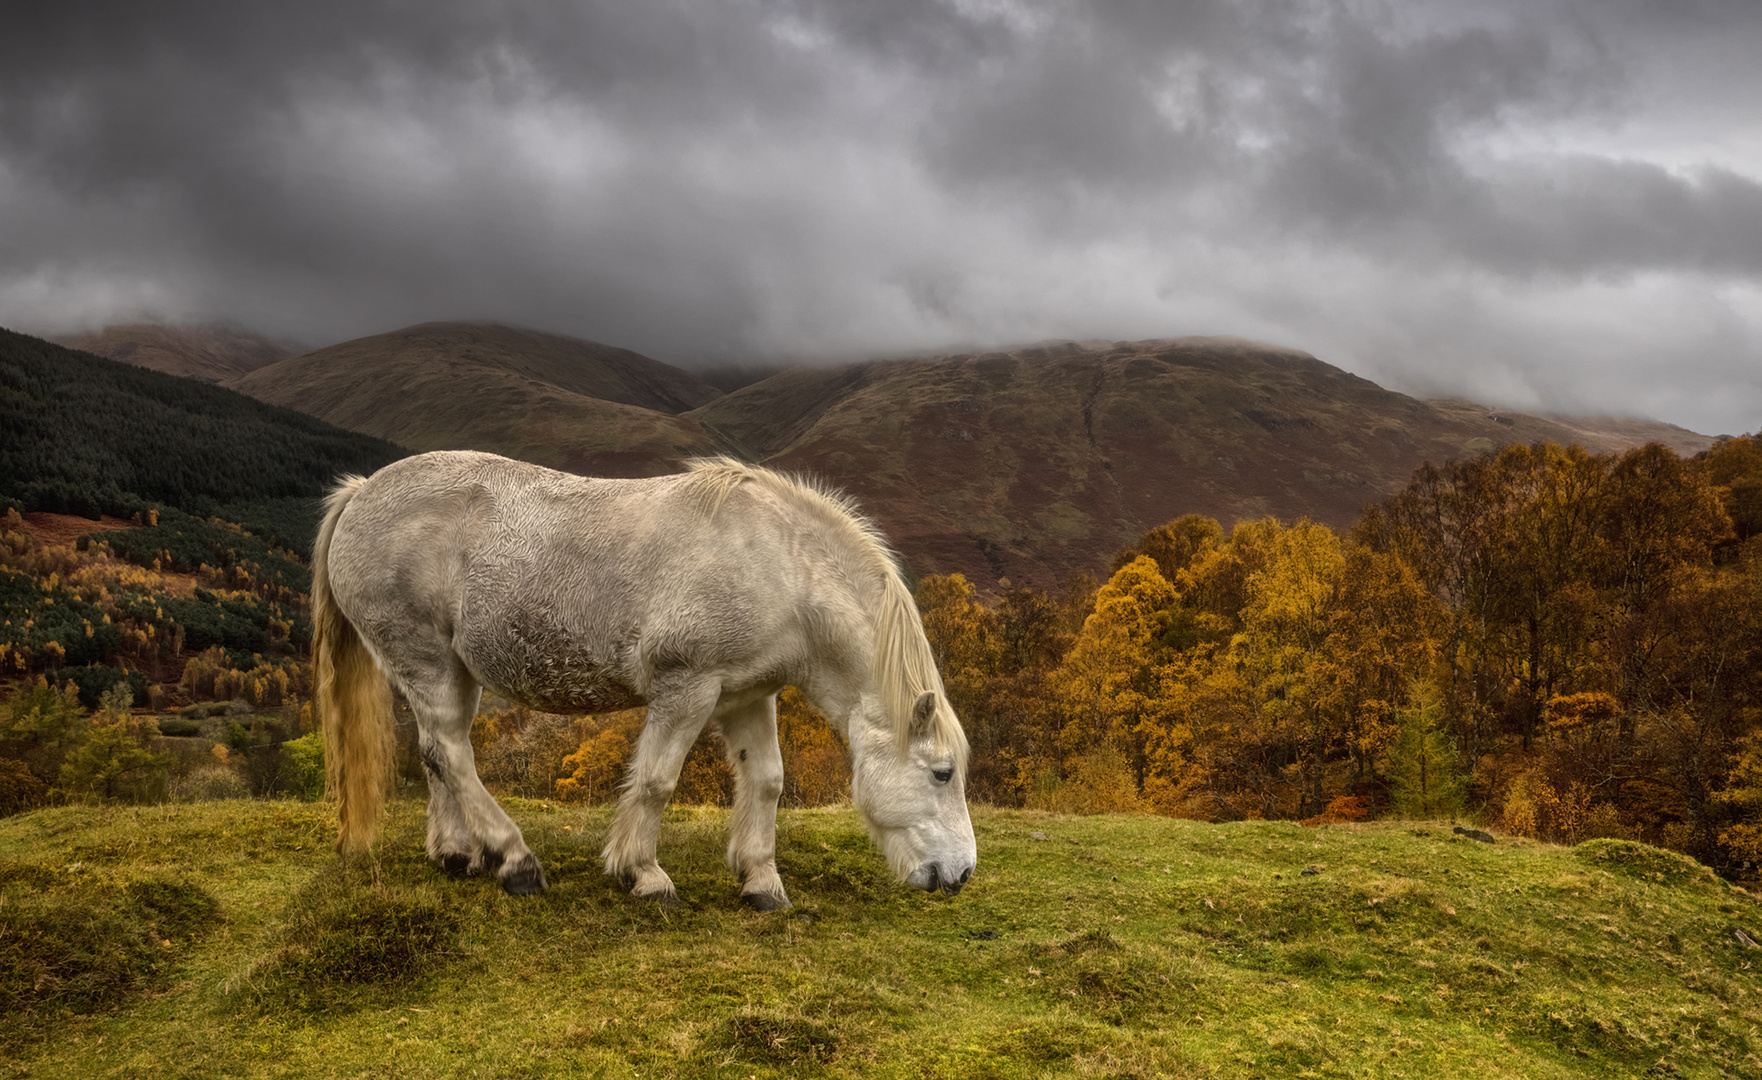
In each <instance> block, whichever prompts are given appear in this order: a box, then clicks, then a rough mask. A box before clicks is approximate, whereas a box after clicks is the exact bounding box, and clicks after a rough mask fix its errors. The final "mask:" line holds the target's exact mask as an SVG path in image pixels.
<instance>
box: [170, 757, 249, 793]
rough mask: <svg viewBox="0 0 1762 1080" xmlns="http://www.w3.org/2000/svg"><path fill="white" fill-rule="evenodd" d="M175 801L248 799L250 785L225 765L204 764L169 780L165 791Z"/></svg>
mask: <svg viewBox="0 0 1762 1080" xmlns="http://www.w3.org/2000/svg"><path fill="white" fill-rule="evenodd" d="M166 794H168V795H169V796H170V797H171V798H172V799H174V800H175V801H177V802H210V801H213V800H216V799H248V798H250V797H251V789H250V786H249V785H247V784H246V783H245V781H244V778H243V777H241V776H239V774H238V772H237V771H236V770H235V769H233V768H232V767H230V766H227V765H218V764H217V765H204V766H203V767H201V768H199V769H191V770H190V771H189V773H187V774H186V775H184V776H180V777H178V778H177V779H176V780H173V781H171V783H170V785H169V786H168V789H167V792H166Z"/></svg>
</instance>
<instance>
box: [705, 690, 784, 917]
mask: <svg viewBox="0 0 1762 1080" xmlns="http://www.w3.org/2000/svg"><path fill="white" fill-rule="evenodd" d="M720 721H721V725H722V739H723V741H724V742H726V743H727V744H728V764H729V766H730V767H731V768H732V769H733V770H734V819H733V821H732V823H731V824H730V826H729V829H728V866H729V868H730V869H732V870H733V871H734V872H735V874H737V875H739V877H740V886H741V888H740V898H741V899H742V900H744V901H746V903H747V905H748V906H749V907H752V908H753V909H755V910H757V911H777V910H778V909H780V908H786V907H788V906H789V896H788V894H787V893H785V892H784V891H783V879H782V878H780V877H778V876H777V800H778V798H780V797H781V796H782V794H783V752H782V750H781V749H779V747H778V745H777V698H776V696H775V695H772V696H771V697H767V698H764V699H763V700H760V701H755V702H752V703H751V704H748V705H743V706H741V707H740V708H738V709H733V710H730V711H729V712H727V713H725V714H723V715H722V716H721V717H720Z"/></svg>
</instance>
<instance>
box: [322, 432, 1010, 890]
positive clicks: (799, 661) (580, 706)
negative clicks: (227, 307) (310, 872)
mask: <svg viewBox="0 0 1762 1080" xmlns="http://www.w3.org/2000/svg"><path fill="white" fill-rule="evenodd" d="M312 612H313V623H314V626H315V633H314V637H313V656H314V661H315V669H316V674H317V683H318V690H317V699H318V709H319V713H320V715H321V717H322V724H323V730H324V740H325V757H326V761H327V763H328V766H329V781H330V788H331V790H332V791H333V792H334V793H335V794H336V795H337V796H338V798H339V801H340V811H339V818H340V832H341V835H340V838H339V840H338V847H339V849H341V850H343V851H358V850H362V849H364V848H366V847H367V845H368V844H370V843H371V842H372V839H373V835H374V833H375V831H376V830H377V828H378V822H379V817H380V811H381V809H382V808H383V805H384V800H385V785H386V780H387V776H388V773H389V762H390V731H391V695H390V690H389V687H388V685H387V680H386V676H387V675H389V676H390V679H391V681H392V682H395V683H396V684H397V686H398V688H399V689H400V690H402V691H403V693H404V695H405V696H406V698H407V699H408V700H409V702H410V706H411V708H412V710H413V711H414V712H415V714H416V721H417V724H418V727H419V730H420V745H421V751H422V762H423V765H424V767H425V768H426V770H427V774H428V789H429V795H428V857H429V859H430V860H432V861H433V862H435V863H436V864H438V865H440V866H442V867H444V868H445V869H447V870H448V871H449V872H453V873H460V872H463V873H488V872H494V873H495V874H496V875H497V877H498V879H499V880H500V882H501V884H502V887H503V888H505V889H507V890H508V891H509V892H512V893H528V892H536V891H538V890H540V889H543V888H544V887H545V878H544V871H543V869H542V868H541V867H540V866H539V862H538V859H537V858H536V857H535V856H534V855H533V854H532V852H531V850H530V849H528V848H527V846H526V843H525V841H524V839H523V838H522V837H521V834H520V829H519V828H518V827H517V826H516V825H515V824H514V822H513V821H511V820H510V819H509V818H508V815H507V814H506V813H504V812H503V810H502V808H501V807H500V806H498V805H497V804H496V801H495V799H494V798H493V797H491V795H490V794H489V792H487V791H486V790H484V787H483V783H482V782H481V781H480V780H479V779H478V776H477V769H476V764H475V761H474V759H473V757H472V752H471V741H470V739H469V737H468V736H469V733H470V730H471V721H472V718H473V716H474V715H475V714H476V711H477V703H478V699H479V696H480V694H481V692H482V690H481V688H482V687H485V686H487V687H489V688H491V689H492V690H494V691H495V692H496V693H498V694H502V695H504V696H506V697H508V698H510V699H512V700H515V701H519V702H522V703H524V704H526V705H529V706H531V707H533V708H537V709H543V710H547V711H552V712H565V711H577V712H597V711H604V710H610V709H620V708H628V707H632V706H635V705H641V704H645V703H646V704H647V705H648V719H647V722H646V725H645V726H644V728H643V732H642V736H641V737H640V738H639V739H638V740H637V744H636V752H635V754H634V756H633V757H632V760H631V762H630V764H629V766H628V769H627V771H626V775H625V779H624V787H623V794H622V797H621V799H620V802H619V806H618V813H617V816H616V818H615V819H614V821H613V822H612V829H611V834H610V836H609V838H608V839H607V841H606V846H605V850H604V851H603V853H602V854H603V855H604V857H605V863H606V873H608V874H611V875H614V876H616V877H618V878H620V879H621V880H622V881H624V882H625V883H626V884H628V885H629V886H630V889H631V892H632V893H634V894H635V895H636V896H639V897H647V898H651V899H655V900H658V901H661V902H662V903H666V904H674V903H677V902H678V896H677V894H676V893H675V892H674V889H673V881H672V879H671V878H669V877H668V876H667V874H666V872H665V871H664V870H662V869H661V867H660V864H659V863H657V862H656V861H655V841H656V836H657V833H658V832H659V829H660V819H661V810H662V808H663V807H665V806H666V804H667V800H668V799H669V798H671V797H672V794H673V789H674V787H675V786H676V784H677V783H678V779H679V770H680V766H681V765H682V764H683V763H684V760H685V755H686V753H687V751H689V750H690V749H691V745H692V743H693V742H694V741H696V739H697V737H698V735H699V733H700V732H702V731H703V729H704V726H705V725H706V724H709V723H714V724H716V725H717V726H718V727H719V729H720V731H721V734H722V738H723V740H724V741H725V743H726V744H727V752H728V763H729V766H730V767H731V768H732V769H733V771H734V791H735V794H734V813H733V821H732V823H731V828H730V833H731V836H730V839H729V843H728V863H729V866H730V867H731V868H732V869H733V870H734V872H735V873H736V874H738V875H739V876H740V879H741V882H742V888H741V896H742V899H744V900H745V901H746V902H747V903H748V904H750V905H751V906H753V907H755V908H758V909H759V910H761V911H769V910H774V909H777V908H782V907H787V906H788V905H789V898H788V895H787V894H786V893H785V892H784V889H783V882H782V879H781V878H779V877H778V875H777V863H776V813H777V799H778V796H779V795H780V794H781V793H782V790H783V758H782V754H781V753H780V751H779V749H778V745H777V712H776V709H777V693H778V691H779V690H780V689H781V688H782V687H784V686H785V685H794V686H798V687H800V688H801V689H802V691H803V692H804V693H805V694H806V695H807V697H808V699H809V700H810V701H811V702H813V703H814V705H815V706H816V707H817V708H819V709H820V710H821V711H822V712H824V713H825V714H826V716H827V717H829V718H830V719H831V721H832V723H833V724H834V725H835V726H836V727H837V728H838V730H839V732H840V733H841V734H842V735H843V736H844V738H845V744H846V745H847V746H848V747H849V751H850V757H851V775H852V779H851V796H852V799H853V800H854V802H855V803H856V807H857V809H858V811H859V812H861V814H862V816H863V818H864V820H865V821H866V822H867V824H868V827H869V835H870V837H871V838H872V839H873V840H874V842H875V844H876V845H877V846H878V847H879V848H880V849H881V851H882V852H883V853H884V854H885V855H886V857H887V861H888V863H889V864H890V865H891V867H892V869H893V871H894V873H895V874H897V875H898V876H899V877H900V878H901V879H903V880H904V881H906V882H909V883H910V884H912V885H915V886H918V887H920V888H923V889H929V890H940V891H942V892H944V893H955V892H958V891H959V890H960V888H961V886H962V885H964V884H965V883H966V881H967V879H968V878H969V877H970V876H971V875H972V872H973V867H974V865H975V863H976V861H977V849H976V847H975V845H974V841H973V827H972V823H971V821H970V820H969V819H968V816H967V804H966V798H965V777H966V757H967V740H966V736H965V734H964V733H963V732H962V731H961V726H960V722H959V720H957V719H956V718H955V715H954V711H953V709H951V708H950V706H949V704H948V698H947V696H946V695H945V693H944V692H943V688H942V680H941V678H940V676H939V675H938V674H937V672H936V666H935V662H934V659H933V658H932V655H931V652H930V647H929V644H928V642H926V641H925V639H924V632H923V627H922V624H921V623H920V621H919V619H918V614H917V608H916V606H915V605H914V604H913V601H912V597H911V594H910V593H909V592H908V591H907V590H906V587H905V584H904V582H902V581H901V580H900V576H899V571H898V569H897V568H896V566H895V565H894V562H893V559H892V558H891V556H890V555H889V554H888V552H887V549H886V548H885V547H884V546H883V544H882V542H881V540H880V538H879V536H878V534H877V533H876V531H875V529H874V527H873V526H872V525H870V524H869V523H868V522H866V521H864V520H863V519H862V518H861V517H859V516H857V514H856V513H855V512H854V511H853V510H852V508H851V506H850V504H849V503H847V502H845V501H844V500H842V499H840V498H839V497H836V496H834V495H831V494H829V493H827V492H825V491H822V490H820V489H819V488H816V487H814V486H812V485H810V484H808V483H805V482H802V481H800V480H795V479H792V478H789V477H786V476H783V475H781V474H778V473H774V472H770V471H768V470H765V469H760V468H754V467H751V466H747V465H742V464H740V463H738V462H734V461H729V460H725V459H718V460H710V461H698V462H693V463H692V464H691V465H690V469H689V471H687V472H685V473H681V474H678V475H674V476H663V477H656V478H654V479H648V480H591V479H585V478H583V477H579V476H573V475H570V474H568V473H561V472H554V471H552V470H550V469H544V468H540V467H538V466H536V465H528V464H525V463H523V462H518V461H510V460H508V459H506V458H501V457H496V456H495V455H493V454H481V453H471V452H442V453H432V454H421V455H418V456H416V457H410V458H405V459H404V460H402V461H399V462H396V463H394V464H391V465H388V466H386V467H385V468H383V469H381V470H380V471H379V472H377V473H374V474H373V475H372V476H371V477H369V478H367V479H362V478H360V477H345V478H344V479H343V480H342V481H341V482H340V483H339V484H338V486H337V488H336V489H335V490H334V491H333V492H332V493H331V495H330V497H329V499H328V501H327V503H326V514H325V518H324V523H323V526H322V527H321V529H320V531H319V534H318V543H317V545H316V548H315V550H314V552H313V560H312Z"/></svg>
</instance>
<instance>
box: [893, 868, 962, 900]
mask: <svg viewBox="0 0 1762 1080" xmlns="http://www.w3.org/2000/svg"><path fill="white" fill-rule="evenodd" d="M972 876H973V867H972V866H971V864H969V865H966V866H962V867H960V868H958V869H956V868H953V867H944V866H942V865H941V864H939V863H933V862H927V863H925V864H924V865H923V866H920V867H918V868H917V869H916V870H913V871H912V872H911V874H910V876H908V877H907V878H906V879H905V880H906V884H908V885H916V886H917V887H918V888H920V889H923V890H924V891H925V892H939V893H942V894H944V895H947V896H953V895H954V894H955V893H958V892H960V891H961V886H962V885H965V884H966V883H967V879H969V878H971V877H972Z"/></svg>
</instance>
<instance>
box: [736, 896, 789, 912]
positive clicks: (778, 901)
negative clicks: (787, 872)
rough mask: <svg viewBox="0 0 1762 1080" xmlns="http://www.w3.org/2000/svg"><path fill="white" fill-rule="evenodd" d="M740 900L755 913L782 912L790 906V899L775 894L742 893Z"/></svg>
mask: <svg viewBox="0 0 1762 1080" xmlns="http://www.w3.org/2000/svg"><path fill="white" fill-rule="evenodd" d="M740 900H741V902H742V903H744V904H745V905H746V906H747V907H749V908H752V909H753V910H754V911H782V910H783V909H785V908H787V907H788V906H789V897H787V896H778V895H776V894H775V893H763V892H749V893H741V894H740Z"/></svg>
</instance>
